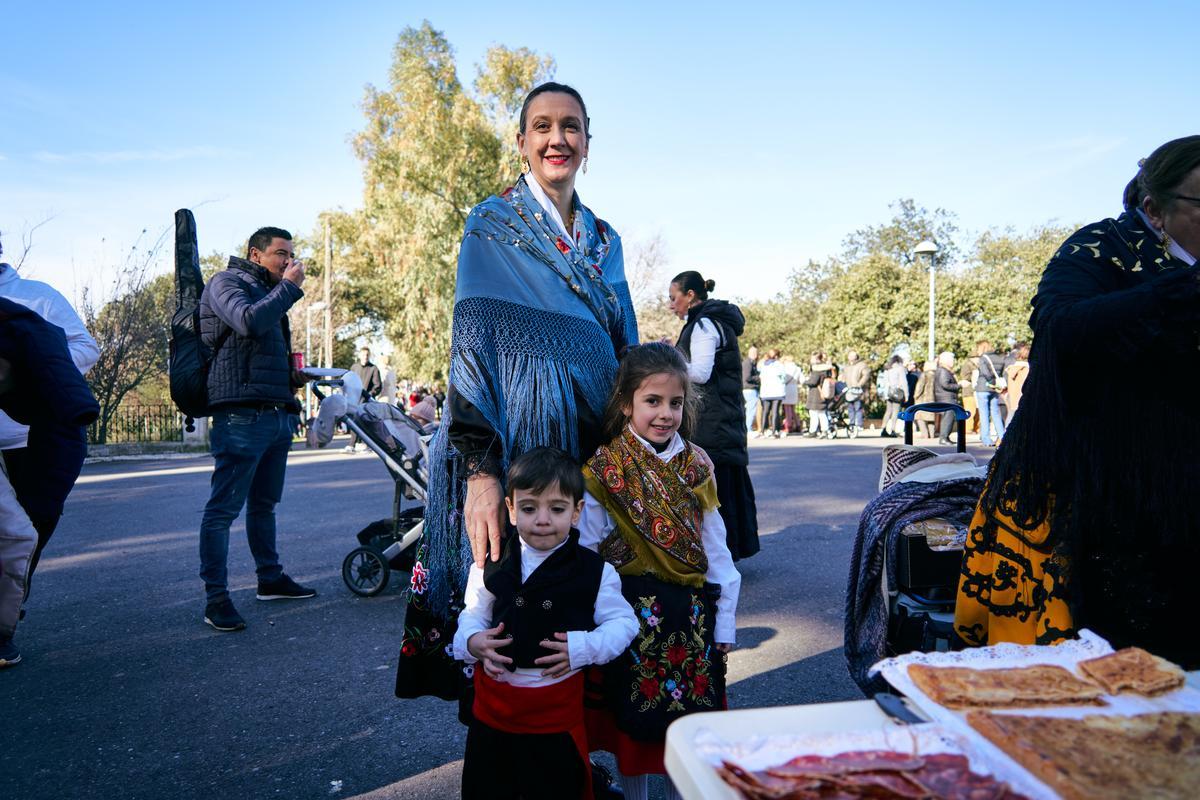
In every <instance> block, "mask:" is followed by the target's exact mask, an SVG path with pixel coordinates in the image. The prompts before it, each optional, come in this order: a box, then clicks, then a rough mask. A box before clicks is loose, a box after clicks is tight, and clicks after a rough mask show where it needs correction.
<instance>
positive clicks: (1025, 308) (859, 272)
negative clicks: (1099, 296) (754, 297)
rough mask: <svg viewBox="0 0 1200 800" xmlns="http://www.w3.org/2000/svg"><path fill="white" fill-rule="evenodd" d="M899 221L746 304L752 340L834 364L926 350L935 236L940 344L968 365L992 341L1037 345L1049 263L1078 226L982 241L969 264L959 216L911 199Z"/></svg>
mask: <svg viewBox="0 0 1200 800" xmlns="http://www.w3.org/2000/svg"><path fill="white" fill-rule="evenodd" d="M892 209H893V216H892V218H891V219H890V220H889V221H888V222H886V223H884V224H881V225H872V226H867V227H864V228H860V229H859V230H857V231H855V232H853V233H851V234H850V235H849V236H847V237H846V239H845V241H844V243H843V248H842V252H841V253H839V254H838V255H837V256H836V257H834V258H829V259H826V260H825V261H811V260H810V261H809V262H807V263H806V264H804V265H803V266H801V267H798V268H797V269H795V270H793V272H792V274H791V276H790V278H789V282H788V289H789V291H788V294H787V295H785V296H783V297H780V298H777V299H775V300H772V301H769V302H758V303H747V304H744V305H743V307H742V310H743V311H744V312H745V314H746V318H747V326H746V336H745V337H744V338H745V340H746V341H747V343H753V344H757V345H758V346H759V347H760V348H763V347H778V348H780V349H781V350H790V351H792V352H793V353H794V354H795V355H796V357H797V358H798V359H800V358H803V357H804V356H805V355H806V354H807V353H809V352H811V351H814V350H823V351H825V352H827V353H828V354H829V355H830V356H831V357H832V358H834V359H835V360H841V359H843V358H845V354H846V352H847V351H848V350H850V349H855V350H858V351H859V353H860V354H862V356H863V357H864V358H866V359H867V360H869V361H871V362H873V363H874V364H875V365H876V366H878V365H879V364H880V363H881V362H882V361H883V360H884V359H885V358H886V357H887V355H888V354H889V353H890V352H892V350H893V349H894V348H895V347H896V346H897V345H900V344H903V343H908V344H909V345H910V347H911V348H912V351H913V354H914V356H916V357H918V358H920V357H921V356H922V355H923V354H924V352H925V342H926V341H927V339H928V335H929V328H928V325H929V322H928V275H929V273H928V271H927V269H928V266H927V264H926V263H925V262H924V261H921V262H917V261H915V260H914V259H913V257H912V255H911V253H912V250H913V248H914V247H915V246H916V244H917V243H918V242H920V241H922V240H923V239H930V240H932V241H934V242H935V243H936V244H937V245H938V264H937V269H938V274H937V280H936V283H937V304H936V309H935V334H936V340H937V341H936V345H937V349H938V350H939V351H941V350H949V351H950V352H953V353H955V354H956V355H958V356H959V357H960V358H962V357H964V356H967V355H970V354H971V353H973V351H974V346H975V342H976V341H977V340H978V339H980V338H985V337H986V338H988V339H990V340H991V341H992V342H993V343H995V344H996V345H997V346H998V347H1004V346H1006V345H1007V342H1008V341H1009V340H1010V339H1012V340H1022V339H1028V338H1029V336H1030V331H1029V328H1028V323H1027V320H1028V317H1029V301H1030V299H1031V298H1032V296H1033V293H1034V292H1035V291H1036V288H1037V282H1038V280H1039V278H1040V276H1041V273H1042V270H1043V269H1044V267H1045V265H1046V262H1047V261H1048V260H1049V259H1050V256H1051V255H1053V253H1054V251H1055V249H1056V248H1057V247H1058V246H1059V244H1060V243H1061V242H1062V241H1063V239H1065V238H1066V236H1067V235H1068V234H1069V233H1070V231H1071V229H1070V228H1065V227H1060V226H1056V225H1042V226H1038V227H1036V228H1034V229H1033V230H1031V231H1030V232H1029V233H1026V234H1020V233H1017V232H1015V231H1013V230H1011V229H1006V230H999V231H997V230H991V231H986V232H984V233H983V234H982V235H980V236H979V237H978V238H977V239H976V240H975V242H974V243H973V244H972V245H971V247H970V248H969V250H967V254H966V256H965V257H964V256H963V255H962V254H963V248H962V247H961V245H960V243H959V242H958V240H957V237H958V235H959V232H958V225H957V221H956V219H955V217H954V215H953V214H952V213H950V212H948V211H945V210H943V209H936V210H934V211H932V212H931V211H928V210H927V209H925V208H924V207H922V206H919V205H917V204H916V203H915V202H914V201H912V200H900V201H898V202H897V203H896V204H894V205H893V206H892Z"/></svg>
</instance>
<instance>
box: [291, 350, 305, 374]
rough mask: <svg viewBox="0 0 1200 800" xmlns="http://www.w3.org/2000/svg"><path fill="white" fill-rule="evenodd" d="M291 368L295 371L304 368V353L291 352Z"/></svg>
mask: <svg viewBox="0 0 1200 800" xmlns="http://www.w3.org/2000/svg"><path fill="white" fill-rule="evenodd" d="M292 369H294V370H296V371H297V372H301V371H303V370H304V353H292Z"/></svg>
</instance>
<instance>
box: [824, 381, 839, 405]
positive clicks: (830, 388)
mask: <svg viewBox="0 0 1200 800" xmlns="http://www.w3.org/2000/svg"><path fill="white" fill-rule="evenodd" d="M835 394H837V383H836V382H835V381H834V380H833V378H822V379H821V399H822V400H832V399H833V396H834V395H835Z"/></svg>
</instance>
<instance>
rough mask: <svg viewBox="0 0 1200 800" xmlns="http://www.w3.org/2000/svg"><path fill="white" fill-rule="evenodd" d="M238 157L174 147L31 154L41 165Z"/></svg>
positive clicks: (213, 150)
mask: <svg viewBox="0 0 1200 800" xmlns="http://www.w3.org/2000/svg"><path fill="white" fill-rule="evenodd" d="M237 155H240V153H239V152H238V151H237V150H229V149H226V148H221V147H207V146H204V147H175V148H158V149H154V150H103V151H93V152H80V153H53V152H49V151H46V150H42V151H39V152H37V153H34V154H33V160H34V161H40V162H41V163H43V164H66V163H71V164H132V163H146V162H164V161H187V160H191V159H205V158H229V157H232V156H237Z"/></svg>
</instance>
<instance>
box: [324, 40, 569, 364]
mask: <svg viewBox="0 0 1200 800" xmlns="http://www.w3.org/2000/svg"><path fill="white" fill-rule="evenodd" d="M553 69H554V62H553V61H552V60H551V59H549V58H545V57H539V56H537V55H536V54H535V53H533V52H531V51H528V50H525V49H520V50H510V49H508V48H504V47H493V48H492V49H491V50H489V51H488V53H487V54H486V56H485V58H484V63H483V64H482V65H480V66H479V68H478V74H477V77H476V80H475V83H474V87H473V91H472V90H468V89H467V88H465V87H464V86H463V84H462V83H461V82H460V80H459V78H458V72H457V68H456V65H455V60H454V51H453V49H452V48H451V46H450V44H449V42H447V40H446V38H445V37H444V36H443V35H442V33H440V32H439V31H436V30H434V29H433V27H432V26H430V24H429V23H428V22H426V23H424V24H423V25H422V26H421V27H419V28H407V29H405V30H404V31H403V32H402V33H401V34H400V37H399V40H398V41H397V43H396V46H395V48H394V50H393V53H392V65H391V69H390V70H389V73H388V83H387V85H385V86H383V87H374V86H368V87H367V92H366V98H365V100H364V104H363V105H364V111H365V113H366V125H365V127H364V128H363V130H362V131H360V132H359V133H358V135H357V136H356V137H355V139H354V149H355V152H356V154H357V155H358V157H359V158H360V159H361V160H362V162H363V177H364V183H365V189H364V193H363V207H362V209H361V210H360V211H356V212H352V213H345V212H337V213H334V214H330V215H329V218H330V222H331V225H332V226H333V227H334V229H335V230H336V237H335V238H336V240H337V243H338V249H337V252H336V253H335V275H338V276H341V275H344V276H345V280H344V281H339V284H340V285H339V292H340V293H341V294H340V300H341V301H344V302H345V303H346V304H348V308H349V309H350V310H351V311H352V312H353V313H357V314H359V315H360V316H361V317H363V318H365V319H367V320H368V321H369V323H370V324H374V325H375V326H377V327H380V328H382V330H383V331H385V332H386V333H387V335H388V336H389V338H391V339H392V341H393V342H395V343H396V348H397V354H398V356H399V359H398V363H397V364H395V365H394V366H395V367H396V370H397V372H398V373H400V374H402V375H408V376H412V377H417V378H423V379H426V380H434V379H438V378H442V379H444V377H445V375H444V372H445V370H446V367H447V365H448V364H449V362H450V320H451V314H452V311H453V301H454V284H455V274H456V262H457V257H458V248H459V242H460V240H461V238H462V231H463V226H464V223H465V222H466V218H467V214H468V213H469V212H470V210H471V208H472V207H473V206H475V205H476V204H477V203H479V202H480V201H482V200H483V199H484V198H486V197H487V196H488V195H491V194H495V193H497V192H499V191H501V190H502V189H503V188H504V187H505V186H507V185H509V184H511V183H512V182H514V181H515V180H516V178H517V175H518V170H519V166H518V161H517V158H516V151H515V148H514V145H513V143H512V141H511V139H513V138H514V137H515V126H514V124H513V120H514V119H515V116H516V112H517V110H518V109H519V108H520V101H521V99H523V98H524V96H525V94H526V93H527V92H528V91H529V90H530V89H532V88H533V86H534V85H535V84H537V83H539V82H541V81H543V80H545V79H546V78H547V77H548V76H549V75H550V74H551V73H552V72H553Z"/></svg>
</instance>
